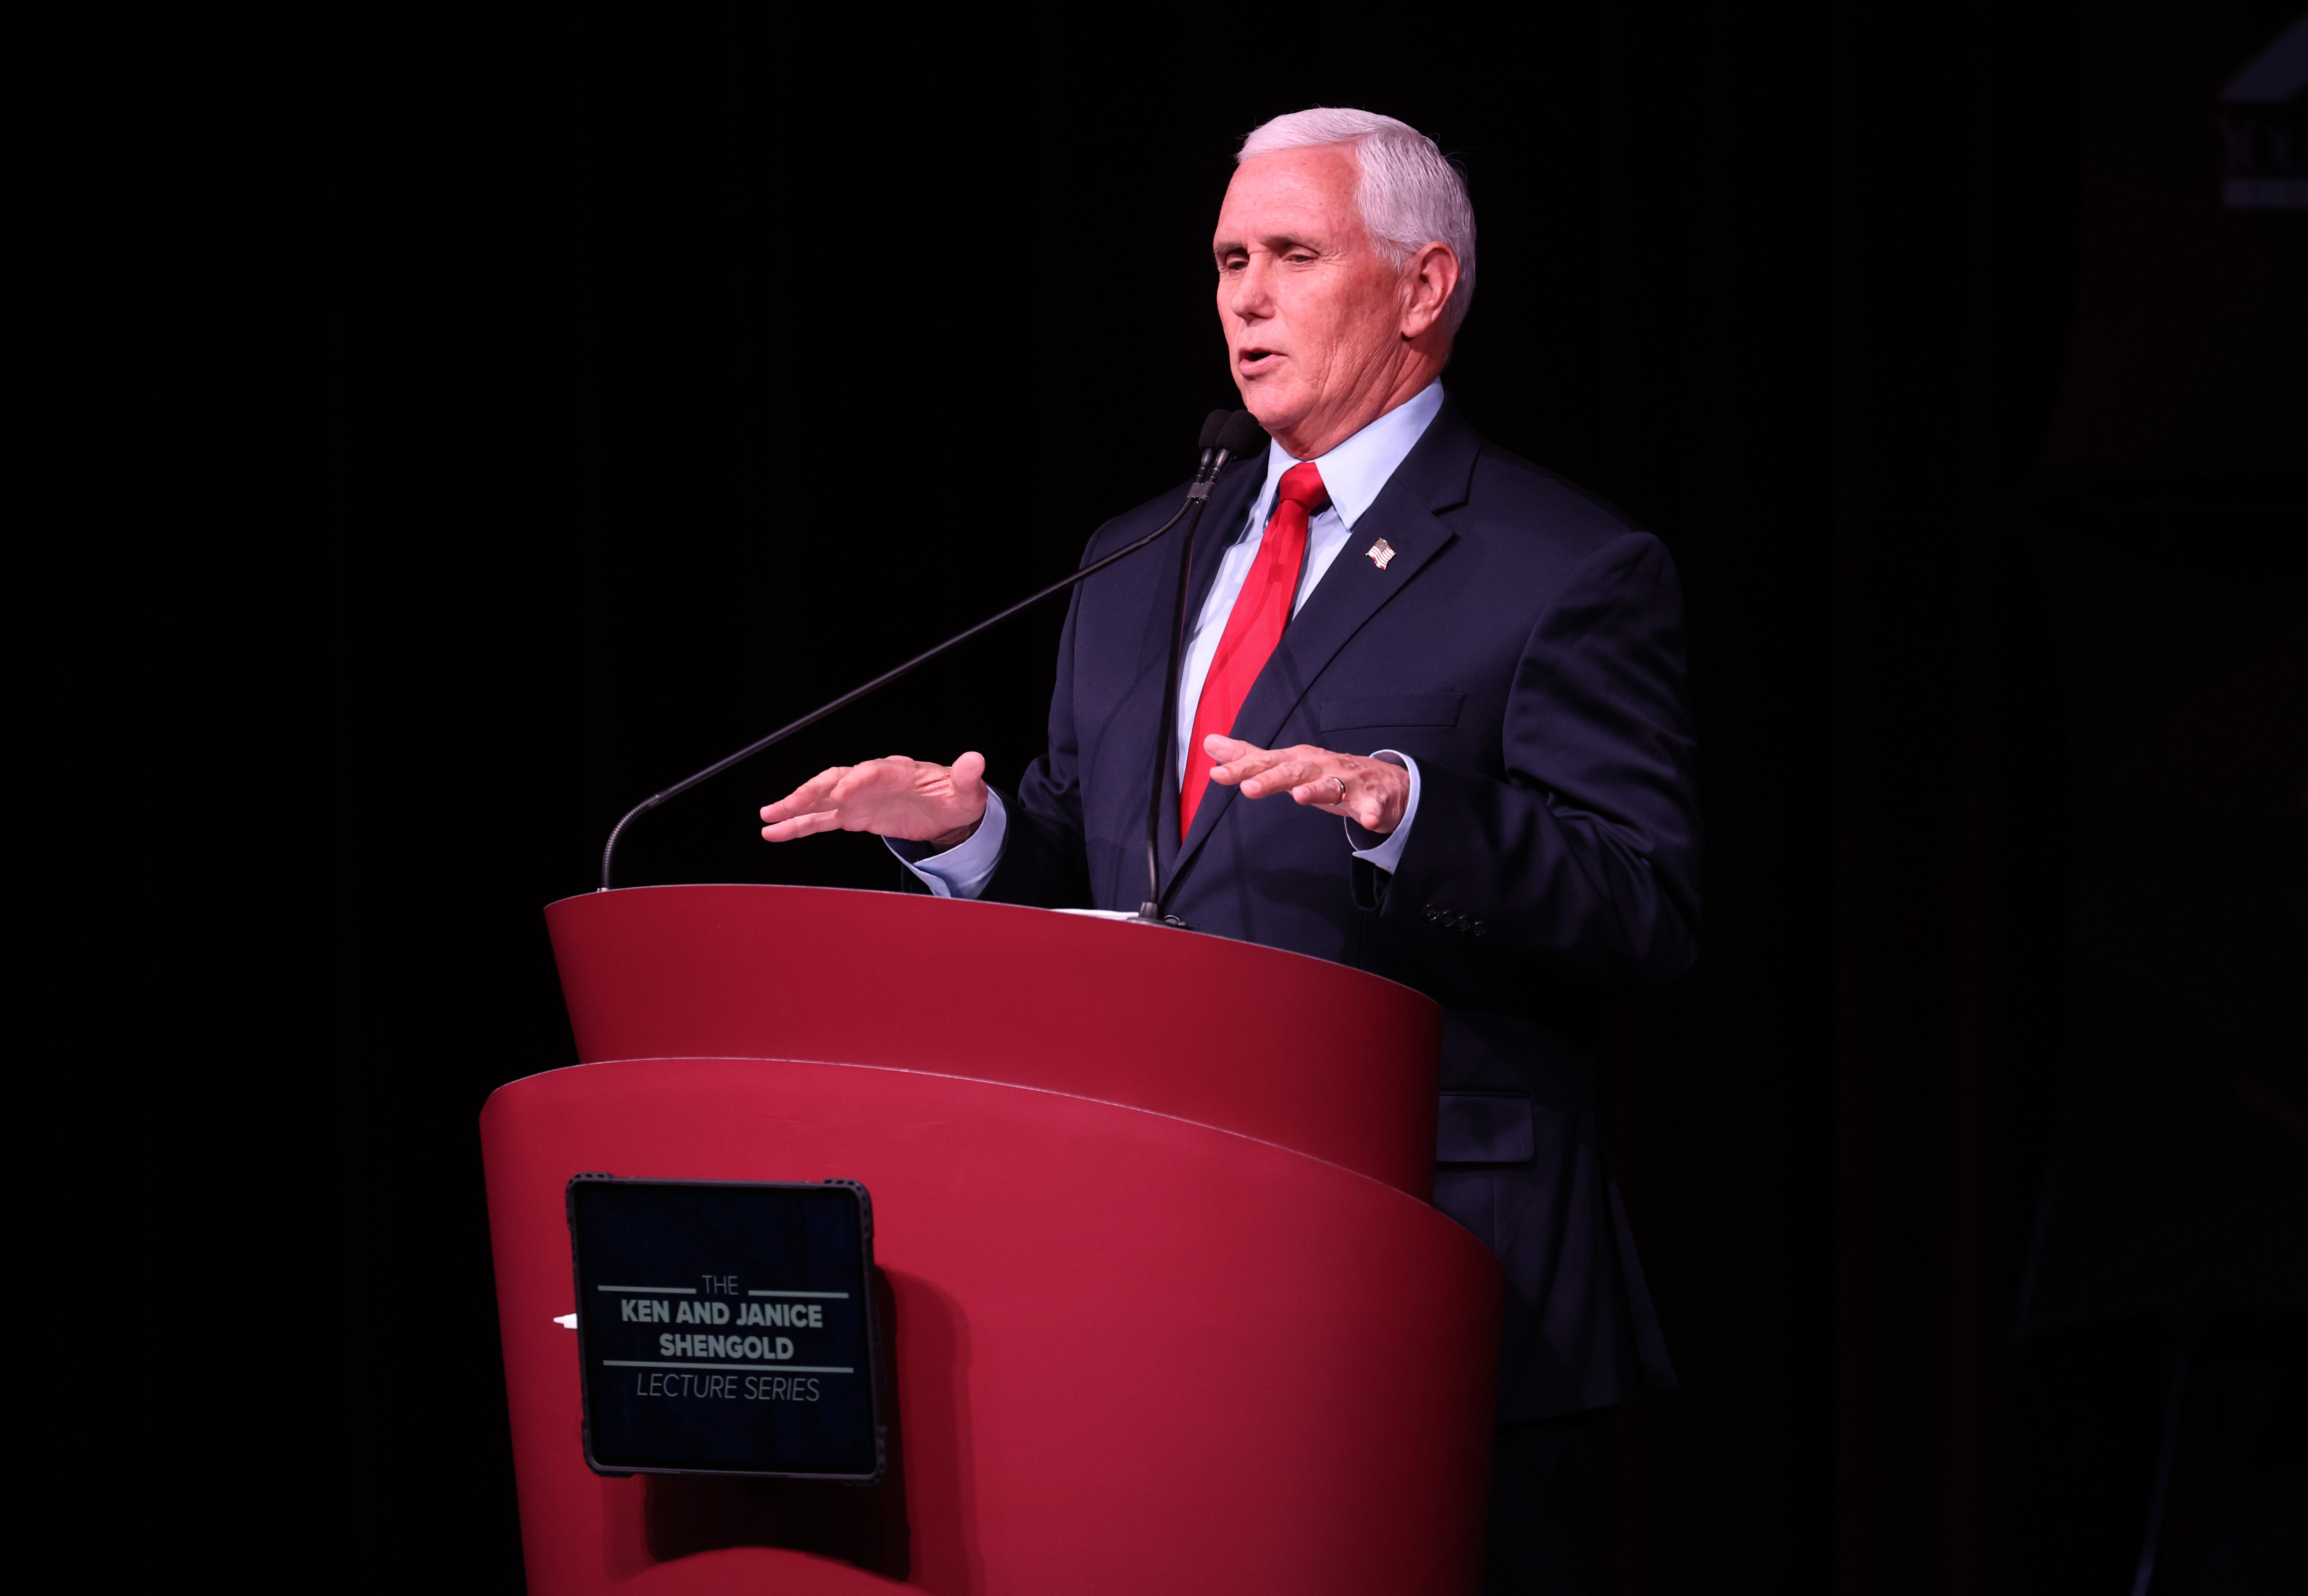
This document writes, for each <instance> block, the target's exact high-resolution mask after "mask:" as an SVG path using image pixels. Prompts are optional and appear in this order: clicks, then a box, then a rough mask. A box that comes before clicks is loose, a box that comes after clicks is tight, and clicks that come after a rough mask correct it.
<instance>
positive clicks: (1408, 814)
mask: <svg viewBox="0 0 2308 1596" xmlns="http://www.w3.org/2000/svg"><path fill="white" fill-rule="evenodd" d="M1371 758H1372V759H1384V760H1385V761H1386V762H1387V763H1388V764H1390V765H1399V766H1401V767H1402V768H1404V769H1405V770H1408V771H1409V772H1410V802H1408V803H1406V804H1404V805H1403V806H1402V822H1401V824H1399V825H1398V826H1397V827H1395V828H1394V829H1393V830H1391V831H1390V832H1388V833H1387V834H1386V835H1385V836H1384V837H1380V836H1379V835H1378V833H1377V832H1375V831H1365V830H1364V829H1363V828H1361V827H1360V826H1357V825H1356V824H1355V823H1354V822H1353V821H1352V820H1348V822H1347V845H1348V847H1350V848H1352V849H1354V851H1355V857H1356V858H1357V859H1359V860H1362V861H1363V862H1365V863H1366V864H1369V865H1372V866H1374V867H1375V868H1376V869H1379V870H1382V871H1385V872H1386V873H1387V874H1388V875H1392V874H1394V871H1395V866H1396V865H1398V864H1399V863H1401V862H1402V850H1403V848H1404V846H1405V845H1408V843H1409V841H1410V826H1411V822H1412V821H1414V820H1416V819H1418V761H1417V759H1412V758H1411V757H1410V756H1409V755H1408V754H1407V753H1397V752H1396V751H1394V750H1393V749H1391V748H1382V749H1380V750H1379V751H1377V752H1376V753H1374V754H1373V755H1371ZM1373 839H1375V840H1373ZM972 840H975V839H974V838H973V839H972ZM1365 842H1370V844H1371V845H1370V846H1369V847H1364V846H1362V844H1363V843H1365ZM956 851H957V852H959V851H960V850H956ZM989 873H991V872H989Z"/></svg>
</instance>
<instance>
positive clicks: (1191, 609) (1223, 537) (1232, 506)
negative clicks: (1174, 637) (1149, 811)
mask: <svg viewBox="0 0 2308 1596" xmlns="http://www.w3.org/2000/svg"><path fill="white" fill-rule="evenodd" d="M1265 481H1266V457H1265V455H1263V454H1255V455H1253V456H1252V457H1251V458H1250V459H1246V460H1242V461H1238V462H1236V464H1235V465H1234V466H1232V467H1230V468H1228V469H1227V473H1226V474H1225V475H1224V476H1221V477H1219V483H1218V486H1217V487H1215V488H1213V489H1212V490H1211V491H1210V502H1209V503H1208V504H1207V505H1206V506H1204V508H1203V510H1202V519H1201V522H1200V523H1199V524H1198V525H1197V526H1196V527H1195V528H1194V536H1193V544H1192V545H1191V546H1192V548H1193V570H1192V571H1191V573H1190V580H1191V581H1192V583H1193V588H1192V591H1191V592H1189V594H1188V595H1187V599H1186V603H1187V609H1186V614H1187V615H1188V617H1189V618H1190V620H1189V624H1191V623H1192V622H1191V617H1193V616H1194V615H1197V614H1201V607H1202V605H1204V604H1205V603H1206V602H1208V600H1209V598H1210V587H1211V584H1213V583H1214V582H1216V581H1217V580H1218V575H1219V562H1220V561H1221V560H1222V559H1224V557H1225V555H1226V551H1227V546H1228V545H1231V544H1232V543H1233V542H1234V540H1235V535H1236V533H1238V532H1239V531H1241V530H1242V522H1243V518H1244V516H1246V515H1248V514H1249V513H1250V501H1251V496H1252V495H1253V494H1254V493H1257V492H1258V490H1259V488H1260V487H1261V486H1262V485H1263V484H1264V483H1265ZM1163 541H1164V542H1165V544H1167V545H1168V546H1167V547H1166V548H1165V549H1164V550H1163V551H1162V562H1163V564H1162V579H1161V583H1160V586H1159V587H1158V588H1157V590H1156V591H1157V594H1158V596H1157V598H1156V600H1155V604H1154V614H1152V615H1151V616H1150V617H1149V619H1148V622H1147V628H1146V635H1145V638H1144V639H1142V640H1141V643H1140V653H1139V657H1140V659H1141V662H1142V663H1143V671H1142V679H1143V680H1145V681H1147V682H1151V683H1152V688H1151V691H1150V692H1148V693H1147V694H1146V695H1145V698H1146V708H1144V710H1143V711H1142V712H1141V711H1139V710H1138V709H1137V708H1136V707H1135V705H1134V704H1133V706H1132V716H1131V718H1132V719H1133V720H1136V721H1139V722H1140V723H1141V724H1143V725H1148V726H1151V725H1152V723H1153V722H1154V720H1155V718H1156V717H1157V716H1159V715H1160V714H1161V713H1162V676H1163V673H1164V672H1165V671H1167V669H1168V668H1169V664H1170V629H1171V627H1172V625H1173V624H1174V623H1175V621H1176V614H1177V612H1176V610H1175V609H1173V608H1172V607H1171V606H1172V605H1173V604H1175V603H1176V598H1177V593H1178V571H1179V567H1180V566H1181V565H1182V564H1183V563H1184V561H1185V558H1186V552H1187V549H1188V547H1189V545H1188V544H1187V542H1186V540H1185V539H1184V538H1181V537H1176V536H1173V537H1170V538H1166V539H1164V540H1163ZM1168 735H1169V736H1171V737H1172V738H1174V739H1175V738H1176V735H1177V734H1176V730H1175V729H1168ZM1148 744H1149V746H1151V745H1152V739H1151V737H1149V739H1148ZM1165 746H1166V747H1167V746H1168V744H1167V743H1166V744H1165ZM1162 789H1163V791H1162V820H1161V825H1160V827H1159V828H1158V863H1159V865H1160V867H1161V871H1162V874H1163V877H1164V879H1165V880H1167V879H1168V876H1169V872H1170V869H1171V867H1172V865H1173V864H1175V863H1176V860H1177V854H1178V782H1177V777H1176V772H1174V771H1166V772H1165V774H1164V776H1163V777H1162ZM1140 812H1141V813H1143V809H1142V806H1141V811H1140Z"/></svg>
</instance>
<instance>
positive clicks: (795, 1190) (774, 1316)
mask: <svg viewBox="0 0 2308 1596" xmlns="http://www.w3.org/2000/svg"><path fill="white" fill-rule="evenodd" d="M568 1204H569V1237H570V1244H571V1248H572V1249H573V1253H574V1255H575V1258H576V1268H577V1346H578V1357H579V1360H580V1361H581V1366H582V1368H583V1371H584V1372H583V1386H584V1402H585V1462H586V1463H587V1465H588V1466H590V1468H591V1469H592V1470H593V1471H594V1472H597V1473H602V1474H762V1475H775V1476H780V1477H784V1478H789V1479H805V1480H853V1481H857V1482H858V1483H870V1482H872V1481H874V1480H879V1479H880V1478H881V1477H882V1471H883V1467H884V1466H885V1464H884V1458H883V1428H882V1389H881V1377H880V1370H881V1359H880V1350H881V1348H880V1341H881V1337H880V1327H879V1326H878V1325H877V1324H876V1322H875V1314H874V1291H873V1275H874V1210H873V1203H872V1199H871V1198H870V1197H868V1196H867V1195H866V1188H864V1187H863V1186H860V1185H858V1184H857V1182H856V1181H854V1180H829V1181H826V1182H824V1183H822V1184H815V1185H813V1184H807V1183H799V1182H796V1183H788V1182H780V1181H756V1180H619V1179H617V1178H616V1177H615V1176H610V1175H579V1176H577V1177H576V1178H575V1179H574V1180H571V1181H570V1182H569V1187H568Z"/></svg>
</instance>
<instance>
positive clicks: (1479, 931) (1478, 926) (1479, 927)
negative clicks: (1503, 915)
mask: <svg viewBox="0 0 2308 1596" xmlns="http://www.w3.org/2000/svg"><path fill="white" fill-rule="evenodd" d="M1475 934H1476V935H1477V936H1478V937H1479V936H1481V935H1482V934H1483V922H1481V921H1479V920H1477V921H1476V922H1475Z"/></svg>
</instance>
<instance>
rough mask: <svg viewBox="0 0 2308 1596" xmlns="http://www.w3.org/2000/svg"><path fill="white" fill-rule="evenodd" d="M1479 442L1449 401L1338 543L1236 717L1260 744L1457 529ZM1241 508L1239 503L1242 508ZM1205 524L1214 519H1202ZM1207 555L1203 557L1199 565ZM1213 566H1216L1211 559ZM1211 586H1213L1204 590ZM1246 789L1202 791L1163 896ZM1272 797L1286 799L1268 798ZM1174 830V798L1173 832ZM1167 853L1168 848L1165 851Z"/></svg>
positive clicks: (1241, 730) (1267, 742)
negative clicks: (1447, 522) (1378, 548)
mask: <svg viewBox="0 0 2308 1596" xmlns="http://www.w3.org/2000/svg"><path fill="white" fill-rule="evenodd" d="M1481 448H1482V440H1481V439H1480V438H1479V437H1477V435H1476V433H1475V431H1474V429H1473V428H1471V427H1469V426H1468V425H1467V424H1466V422H1465V421H1463V420H1462V419H1460V416H1459V413H1458V409H1457V407H1455V406H1453V405H1451V404H1450V403H1448V402H1445V404H1444V405H1443V407H1442V411H1441V412H1440V413H1439V414H1438V415H1437V416H1435V417H1434V421H1433V422H1432V423H1430V424H1429V425H1428V426H1427V429H1426V433H1425V436H1424V437H1422V438H1420V439H1419V441H1418V444H1417V447H1416V448H1414V449H1413V450H1411V451H1410V453H1409V455H1408V457H1406V458H1405V459H1404V460H1403V462H1402V464H1401V465H1400V466H1399V467H1398V468H1396V469H1395V473H1394V476H1392V477H1391V479H1390V480H1389V481H1388V483H1387V485H1386V486H1385V487H1384V488H1383V489H1382V490H1381V492H1380V493H1379V496H1378V498H1377V499H1376V500H1375V501H1374V502H1373V503H1372V505H1371V507H1370V509H1368V510H1367V511H1365V512H1364V513H1363V516H1362V519H1360V520H1358V521H1356V523H1355V529H1354V532H1353V534H1352V535H1351V536H1349V537H1348V540H1347V546H1346V547H1344V548H1342V549H1340V550H1339V555H1338V558H1337V559H1335V560H1333V561H1332V562H1331V568H1330V570H1328V571H1325V572H1323V573H1322V581H1321V582H1319V583H1317V584H1316V586H1315V588H1314V591H1313V593H1311V594H1309V595H1308V596H1307V598H1306V603H1305V605H1304V606H1303V607H1302V608H1301V609H1300V610H1299V612H1298V613H1297V614H1296V615H1294V616H1292V617H1291V619H1290V624H1289V625H1288V626H1287V627H1285V628H1284V629H1283V632H1282V640H1281V641H1280V642H1279V643H1278V644H1276V645H1275V648H1274V653H1273V655H1272V656H1270V658H1269V659H1268V660H1267V662H1266V666H1265V668H1264V669H1263V670H1262V671H1260V672H1259V674H1258V680H1257V681H1256V682H1253V683H1252V684H1251V689H1250V696H1249V697H1248V698H1246V699H1244V700H1243V704H1242V709H1241V712H1240V713H1239V714H1237V715H1236V716H1235V723H1234V734H1235V735H1236V737H1239V738H1241V739H1242V740H1243V741H1244V742H1254V743H1256V744H1257V745H1258V746H1259V747H1261V748H1271V747H1272V746H1273V745H1274V737H1275V734H1277V733H1278V732H1279V731H1280V730H1281V729H1282V725H1283V723H1284V722H1285V721H1287V720H1288V719H1289V718H1290V715H1291V712H1292V711H1294V710H1295V709H1296V708H1298V706H1299V704H1300V703H1301V702H1303V701H1304V700H1305V697H1306V694H1307V691H1309V690H1310V689H1311V688H1312V687H1313V685H1314V681H1315V678H1317V677H1318V676H1320V675H1321V674H1322V672H1323V670H1324V669H1325V668H1326V667H1327V666H1328V665H1330V663H1331V660H1332V659H1333V658H1334V657H1336V656H1337V655H1338V652H1339V649H1341V648H1345V647H1346V646H1347V644H1348V641H1349V640H1350V639H1352V638H1353V637H1354V635H1355V634H1356V632H1357V631H1361V630H1362V628H1363V625H1364V623H1365V622H1367V621H1369V620H1370V618H1371V617H1372V616H1373V615H1375V614H1378V612H1379V610H1380V609H1381V608H1382V607H1383V606H1384V605H1385V604H1386V602H1387V601H1388V600H1389V599H1391V598H1392V597H1393V596H1395V595H1396V594H1397V593H1399V592H1400V591H1402V589H1403V588H1407V587H1408V586H1409V585H1410V582H1411V580H1412V579H1414V578H1415V577H1417V574H1418V572H1419V571H1420V570H1421V569H1422V568H1423V567H1425V564H1426V562H1428V561H1430V560H1432V559H1433V558H1434V556H1435V555H1436V554H1437V553H1441V552H1442V548H1443V546H1444V545H1447V544H1448V543H1449V542H1450V541H1451V536H1452V533H1451V529H1450V528H1448V527H1446V526H1444V525H1443V524H1442V520H1441V519H1440V518H1439V517H1438V516H1437V515H1436V513H1435V512H1436V511H1442V510H1448V509H1450V508H1451V507H1452V506H1454V505H1458V504H1463V503H1464V502H1466V499H1467V485H1468V478H1469V477H1470V476H1472V475H1473V472H1474V467H1475V457H1476V455H1477V452H1478V451H1479V450H1481ZM1240 513H1241V512H1240V511H1236V514H1237V515H1239V514H1240ZM1204 524H1205V525H1208V524H1209V523H1208V522H1205V523H1204ZM1381 538H1384V539H1385V540H1386V542H1387V544H1388V545H1390V546H1391V547H1392V549H1393V550H1394V553H1393V555H1392V557H1391V558H1390V559H1389V560H1388V561H1387V562H1386V565H1385V568H1384V569H1383V570H1382V569H1381V568H1380V567H1379V566H1378V564H1377V563H1376V562H1374V561H1373V560H1371V559H1370V558H1369V557H1368V555H1367V554H1366V553H1365V551H1366V550H1368V549H1370V548H1372V547H1373V546H1374V545H1375V544H1376V543H1377V542H1378V541H1379V540H1380V539H1381ZM1200 563H1201V560H1200V557H1199V551H1198V557H1197V564H1200ZM1217 563H1218V562H1217V560H1216V559H1215V558H1214V557H1213V558H1212V559H1211V560H1210V565H1211V566H1212V567H1213V568H1215V567H1216V565H1217ZM1203 591H1204V593H1205V594H1207V593H1208V591H1209V589H1208V588H1207V587H1205V588H1204V589H1203ZM1239 796H1240V794H1239V793H1238V792H1237V791H1236V789H1235V788H1233V787H1219V786H1214V787H1212V788H1211V789H1210V791H1209V792H1208V793H1205V794H1203V795H1202V802H1201V807H1200V808H1199V809H1197V810H1195V811H1194V827H1193V830H1192V831H1191V832H1189V833H1188V834H1187V836H1186V838H1185V840H1184V843H1183V844H1182V845H1180V846H1179V848H1178V850H1177V856H1176V862H1175V863H1170V862H1167V861H1166V862H1165V870H1164V872H1163V888H1164V891H1165V893H1166V894H1167V891H1168V890H1169V888H1171V887H1172V886H1174V885H1176V881H1177V879H1178V877H1179V876H1181V875H1183V874H1184V872H1185V871H1186V869H1187V867H1188V866H1189V865H1191V864H1192V863H1193V861H1194V856H1195V855H1196V854H1198V853H1199V852H1200V851H1201V846H1202V845H1203V844H1204V843H1205V842H1207V841H1208V840H1209V839H1210V833H1211V832H1213V831H1215V830H1216V829H1218V827H1219V823H1220V822H1221V821H1223V820H1224V819H1226V816H1227V811H1230V810H1231V809H1232V808H1233V807H1234V804H1235V802H1236V799H1237V798H1238V797H1239ZM1263 802H1284V800H1280V799H1267V800H1263ZM1176 829H1177V820H1176V802H1175V798H1174V801H1173V803H1172V805H1171V819H1170V820H1169V822H1168V825H1167V831H1168V832H1170V833H1172V834H1175V833H1176ZM1166 851H1167V850H1166Z"/></svg>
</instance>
